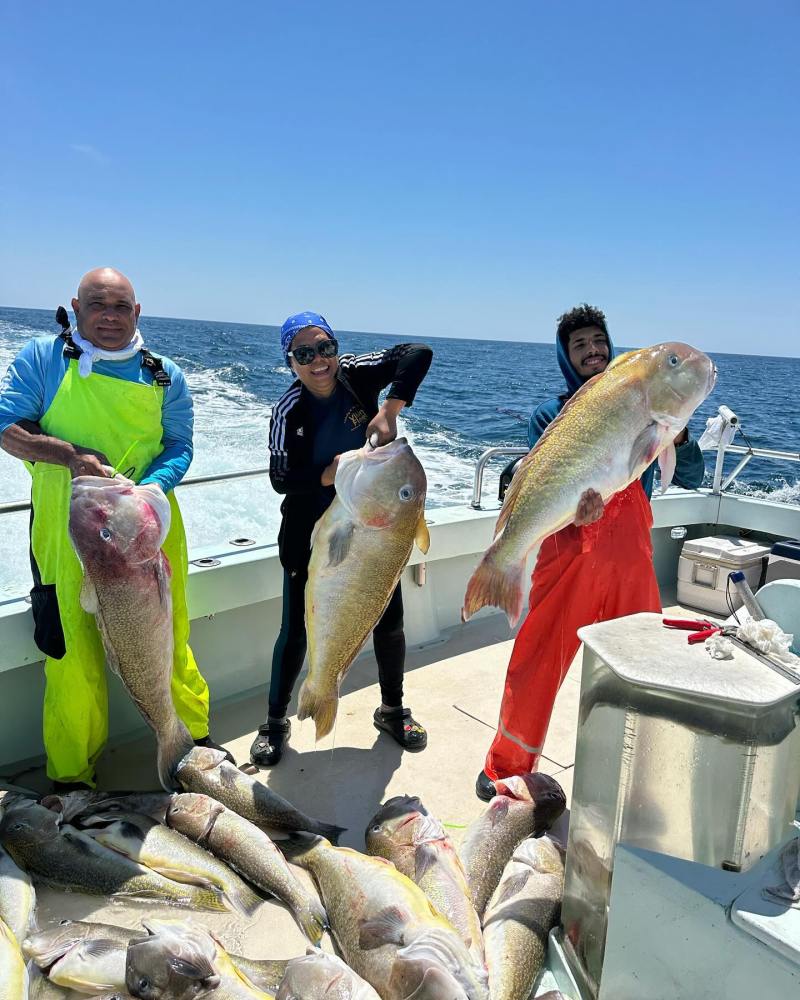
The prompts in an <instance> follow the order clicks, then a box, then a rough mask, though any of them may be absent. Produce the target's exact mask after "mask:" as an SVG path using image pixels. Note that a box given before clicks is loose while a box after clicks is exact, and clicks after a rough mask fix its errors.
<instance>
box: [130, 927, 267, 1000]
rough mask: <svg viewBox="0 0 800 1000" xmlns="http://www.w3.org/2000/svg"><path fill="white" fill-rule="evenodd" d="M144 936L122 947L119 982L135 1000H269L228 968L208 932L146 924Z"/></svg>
mask: <svg viewBox="0 0 800 1000" xmlns="http://www.w3.org/2000/svg"><path fill="white" fill-rule="evenodd" d="M144 926H145V927H146V929H147V930H148V932H149V937H147V938H145V939H144V940H142V941H134V942H132V943H131V944H130V945H129V947H128V954H127V958H126V971H125V978H126V983H127V988H128V991H129V992H130V993H131V994H132V995H133V996H134V997H137V998H138V1000H162V998H163V1000H190V998H192V997H198V996H205V995H206V994H209V993H212V994H213V996H214V1000H269V998H271V996H272V995H271V994H269V993H265V992H264V991H262V990H260V989H258V988H257V987H256V986H254V985H253V983H252V982H251V981H250V980H249V979H248V978H247V976H245V975H244V974H243V973H241V972H240V971H239V970H238V969H237V968H236V966H235V965H234V964H233V961H232V960H231V957H230V955H228V953H227V952H226V951H225V949H224V948H223V947H222V945H221V944H220V942H219V941H218V940H217V939H216V938H215V937H214V936H213V935H212V934H210V933H209V932H208V931H206V930H204V929H203V928H202V927H198V926H196V925H190V924H185V923H177V922H173V921H164V920H148V921H146V922H145V923H144Z"/></svg>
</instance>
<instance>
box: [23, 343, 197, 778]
mask: <svg viewBox="0 0 800 1000" xmlns="http://www.w3.org/2000/svg"><path fill="white" fill-rule="evenodd" d="M163 393H164V390H163V388H162V387H161V386H157V385H155V384H153V385H143V384H141V383H138V382H127V381H124V380H123V379H117V378H111V377H109V376H107V375H99V374H96V373H94V372H93V373H92V374H90V375H89V376H88V377H86V378H81V377H80V375H79V374H78V363H77V361H75V360H71V361H70V363H69V368H68V369H67V372H66V374H65V376H64V379H63V381H62V382H61V385H60V386H59V388H58V391H57V392H56V395H55V397H54V399H53V402H52V403H51V404H50V407H49V408H48V410H47V412H46V413H45V414H44V416H43V417H42V419H41V421H40V424H41V427H42V430H43V431H44V432H45V434H48V435H50V436H52V437H56V438H60V439H61V440H63V441H70V442H72V443H73V444H80V445H81V446H83V447H86V448H92V449H94V450H96V451H101V452H103V453H104V454H105V455H106V456H107V457H108V459H109V461H110V462H111V464H112V465H116V463H118V462H119V461H120V460H122V459H123V458H124V463H123V464H124V468H121V469H120V471H121V472H123V473H124V474H125V475H127V476H128V478H130V479H132V480H134V482H137V483H138V482H139V480H140V479H141V478H142V476H143V475H144V473H145V472H146V470H147V468H148V467H149V465H150V463H151V462H152V461H153V460H154V459H155V458H156V457H157V456H158V455H159V454H160V453H161V451H162V445H161V438H162V434H163V428H162V425H161V404H162V398H163ZM133 442H135V444H134V445H133V448H131V444H132V443H133ZM29 468H30V471H31V476H32V478H33V482H32V485H31V500H32V505H33V517H32V521H31V550H32V552H33V557H34V559H35V560H36V563H37V565H38V568H39V573H40V575H41V582H42V584H44V585H46V584H54V585H55V588H56V594H57V596H58V609H59V615H60V619H61V626H62V629H63V632H64V647H65V649H66V652H65V654H64V656H63V657H62V658H61V659H54V658H53V657H52V656H48V657H47V658H46V660H45V672H46V680H47V683H46V688H45V697H44V710H43V735H44V745H45V750H46V751H47V773H48V775H49V777H50V778H52V779H54V780H56V781H83V782H86V783H88V784H93V782H94V765H95V762H96V760H97V758H98V756H99V755H100V753H101V751H102V749H103V747H104V745H105V742H106V739H107V737H108V694H107V690H106V676H105V653H104V651H103V645H102V642H101V639H100V635H99V632H98V630H97V625H96V623H95V619H94V616H93V615H89V614H87V613H86V612H85V611H84V610H83V609H82V608H81V606H80V602H79V599H78V598H79V593H80V588H81V582H82V578H83V571H82V569H81V565H80V562H79V561H78V557H77V555H76V554H75V550H74V549H73V547H72V543H71V542H70V539H69V534H68V524H69V502H70V493H71V475H70V471H69V469H67V468H65V467H64V466H61V465H50V464H48V463H47V462H36V463H35V464H34V465H32V466H30V467H29ZM169 502H170V507H171V509H172V523H171V527H170V530H169V534H168V535H167V538H166V540H165V542H164V546H163V551H164V553H165V555H166V556H167V558H168V559H169V562H170V565H171V567H172V609H173V610H172V614H173V634H174V640H175V643H174V661H173V673H172V697H173V700H174V702H175V708H176V710H177V712H178V715H179V716H180V717H181V719H183V721H184V722H185V723H186V726H187V727H188V729H189V732H190V733H191V735H192V737H193V738H195V739H198V738H201V737H203V736H206V735H207V734H208V686H207V685H206V682H205V680H204V679H203V677H202V676H201V674H200V672H199V670H198V669H197V664H196V663H195V660H194V656H193V655H192V651H191V649H190V648H189V645H188V639H189V616H188V613H187V609H186V580H187V575H188V562H187V555H186V536H185V534H184V529H183V521H182V519H181V514H180V510H179V508H178V503H177V501H176V500H175V497H174V494H172V493H170V494H169Z"/></svg>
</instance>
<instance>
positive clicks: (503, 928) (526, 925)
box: [483, 834, 564, 1000]
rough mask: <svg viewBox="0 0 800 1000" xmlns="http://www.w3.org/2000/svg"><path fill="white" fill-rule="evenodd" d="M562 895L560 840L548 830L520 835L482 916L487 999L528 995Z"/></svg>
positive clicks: (544, 950)
mask: <svg viewBox="0 0 800 1000" xmlns="http://www.w3.org/2000/svg"><path fill="white" fill-rule="evenodd" d="M563 894H564V849H563V847H562V846H561V844H559V843H558V842H557V841H555V840H552V839H551V838H550V837H548V836H547V834H545V835H544V836H543V837H537V838H533V837H530V838H528V839H527V840H523V841H522V843H521V844H520V845H519V847H518V848H517V849H516V850H515V851H514V854H513V857H512V858H511V860H510V861H509V863H508V864H507V865H506V867H505V871H504V872H503V877H502V878H501V880H500V884H499V885H498V887H497V889H495V891H494V893H493V895H492V898H491V900H490V901H489V905H488V906H487V907H486V915H485V917H484V921H483V936H484V942H485V945H486V964H487V965H488V967H489V989H490V992H491V995H492V1000H518V998H519V997H527V996H530V994H531V990H532V989H533V986H534V983H535V982H536V977H537V976H538V975H539V972H540V971H541V968H542V966H543V965H544V960H545V957H546V955H547V935H548V933H549V932H550V929H551V927H554V926H555V925H556V923H557V922H558V915H559V913H560V911H561V897H562V896H563Z"/></svg>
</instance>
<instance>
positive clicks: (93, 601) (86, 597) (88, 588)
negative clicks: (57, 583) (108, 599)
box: [79, 573, 100, 615]
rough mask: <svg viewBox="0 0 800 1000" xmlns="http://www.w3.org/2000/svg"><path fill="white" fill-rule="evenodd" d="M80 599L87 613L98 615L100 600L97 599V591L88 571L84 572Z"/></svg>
mask: <svg viewBox="0 0 800 1000" xmlns="http://www.w3.org/2000/svg"><path fill="white" fill-rule="evenodd" d="M79 601H80V604H81V607H82V608H83V610H84V611H85V612H86V614H87V615H96V614H97V612H98V611H99V610H100V602H99V601H98V600H97V591H96V590H95V589H94V584H93V583H92V581H91V579H90V578H89V575H88V573H84V574H83V582H82V583H81V593H80V597H79Z"/></svg>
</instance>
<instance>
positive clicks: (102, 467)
mask: <svg viewBox="0 0 800 1000" xmlns="http://www.w3.org/2000/svg"><path fill="white" fill-rule="evenodd" d="M0 448H2V449H3V451H7V452H8V453H9V455H13V456H14V458H21V459H23V460H24V461H26V462H49V463H50V464H51V465H63V466H65V467H66V468H68V469H69V471H70V473H71V474H72V477H73V478H75V476H106V477H107V476H108V475H109V471H108V470H109V468H110V466H111V463H110V462H109V461H108V459H107V458H106V456H105V455H104V454H103V453H102V452H101V451H95V450H94V449H93V448H84V447H81V446H80V445H74V444H70V442H69V441H62V440H61V438H56V437H50V436H49V435H48V434H44V433H43V432H42V429H41V427H40V426H39V425H38V424H37V423H34V422H33V421H32V420H20V421H19V422H18V423H16V424H11V426H10V427H6V429H5V430H4V431H3V434H2V436H0Z"/></svg>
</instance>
